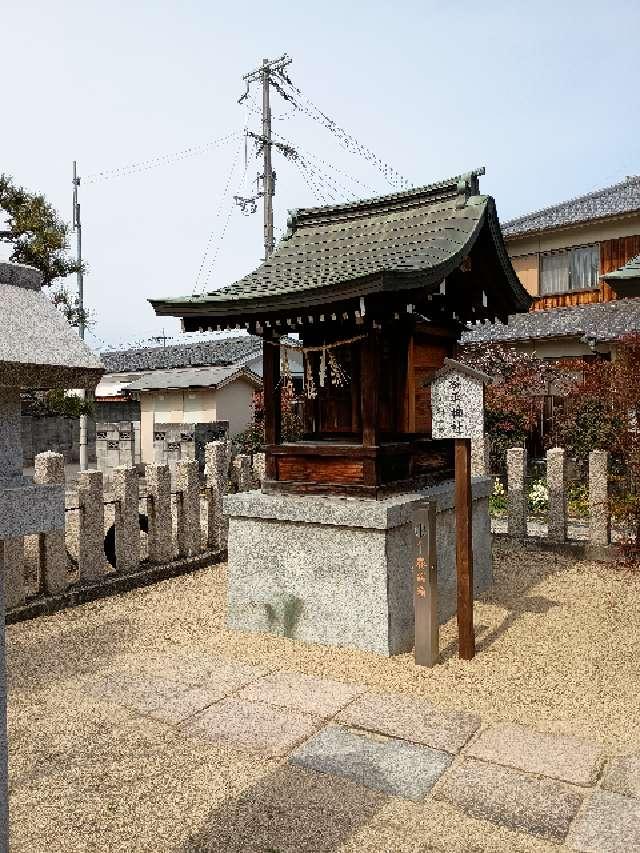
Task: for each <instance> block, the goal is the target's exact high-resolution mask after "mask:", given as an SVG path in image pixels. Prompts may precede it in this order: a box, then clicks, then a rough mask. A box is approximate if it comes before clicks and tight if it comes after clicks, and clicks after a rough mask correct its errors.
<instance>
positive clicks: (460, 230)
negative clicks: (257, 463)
mask: <svg viewBox="0 0 640 853" xmlns="http://www.w3.org/2000/svg"><path fill="white" fill-rule="evenodd" d="M483 173H484V170H479V171H474V172H470V173H468V174H465V175H460V176H457V177H454V178H450V179H448V180H445V181H441V182H438V183H435V184H431V185H429V186H426V187H422V188H419V189H411V190H408V191H406V192H401V193H395V194H393V195H387V196H383V197H380V198H374V199H369V200H364V201H357V202H353V203H348V204H339V205H335V206H329V207H317V208H307V209H303V210H296V211H292V212H291V213H290V217H289V222H288V230H287V233H286V235H285V236H284V237H283V238H282V240H281V241H280V243H279V245H278V247H277V249H276V251H275V253H274V254H273V256H272V257H271V258H269V259H268V260H266V261H265V262H263V263H262V264H261V265H260V266H259V267H258V269H256V270H255V271H254V272H252V273H251V274H250V275H248V276H246V277H245V278H243V279H241V280H240V281H238V282H236V283H235V284H232V285H230V286H228V287H225V288H223V289H221V290H218V291H214V292H212V293H209V294H206V295H204V296H192V297H188V298H183V299H180V298H173V299H156V300H151V303H152V305H153V307H154V308H155V310H156V313H157V314H159V315H171V316H179V317H182V319H183V326H184V330H185V331H202V330H213V329H229V328H244V329H247V330H248V331H249V332H250V333H251V334H256V335H260V336H262V338H263V340H264V396H265V436H266V454H267V457H266V480H265V483H264V486H263V490H264V491H266V492H293V493H322V494H337V495H355V496H370V497H376V498H377V497H382V496H384V495H388V494H391V493H394V492H406V491H408V490H411V489H416V488H421V487H423V486H425V485H428V484H430V483H433V482H434V481H436V480H440V479H447V478H449V477H451V475H452V471H453V443H452V442H450V441H437V442H436V441H433V440H432V438H431V394H430V383H431V379H432V377H433V376H434V375H435V373H436V371H438V369H439V368H441V367H442V365H443V363H444V360H445V358H448V357H452V356H454V355H455V349H456V341H457V339H458V337H459V335H460V332H461V330H462V329H463V328H464V326H465V325H466V324H467V323H469V322H471V323H479V322H483V321H487V320H488V321H492V320H494V319H496V318H499V319H502V320H506V318H507V316H508V315H509V314H511V313H513V312H516V311H523V310H526V309H527V308H528V306H529V303H530V299H529V296H528V294H527V293H526V291H525V289H524V288H523V286H522V285H521V283H520V281H519V280H518V278H517V276H516V274H515V272H514V270H513V268H512V266H511V262H510V260H509V257H508V255H507V252H506V249H505V247H504V243H503V240H502V234H501V231H500V225H499V222H498V216H497V213H496V207H495V203H494V200H493V198H491V197H490V196H483V195H480V192H479V186H478V176H479V175H481V174H483ZM294 333H295V334H297V335H298V336H299V338H300V344H301V346H302V348H303V352H304V358H305V387H304V434H303V437H302V439H301V440H299V441H295V442H283V441H282V435H281V412H280V399H281V395H280V388H281V384H282V383H283V382H286V381H288V375H287V374H288V369H287V347H288V346H290V345H291V341H290V340H289V342H288V343H287V338H286V336H287V335H289V334H294ZM283 339H284V340H283Z"/></svg>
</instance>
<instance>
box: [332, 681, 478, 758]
mask: <svg viewBox="0 0 640 853" xmlns="http://www.w3.org/2000/svg"><path fill="white" fill-rule="evenodd" d="M337 722H340V723H344V724H345V725H347V726H355V727H356V728H359V729H366V730H368V731H372V732H379V733H381V734H384V735H389V736H390V737H397V738H401V739H403V740H408V741H413V743H421V744H425V745H426V746H430V747H432V748H433V749H443V750H445V752H451V753H456V752H458V751H459V750H460V749H461V748H462V747H463V746H464V744H465V743H466V742H467V741H468V740H469V738H470V737H471V735H472V734H473V733H474V732H475V731H476V730H477V729H478V728H479V726H480V718H479V717H478V716H476V715H475V714H467V713H465V712H462V711H443V710H442V709H440V708H437V707H435V706H434V705H432V704H431V703H430V702H427V701H426V700H425V699H420V698H413V697H411V696H404V695H401V694H398V693H388V694H386V695H375V694H372V693H368V694H365V695H364V696H360V697H359V698H358V699H356V700H355V702H353V703H352V704H351V705H349V706H348V707H347V708H345V710H344V711H342V712H341V713H340V714H339V715H338V717H337Z"/></svg>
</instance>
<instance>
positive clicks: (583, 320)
mask: <svg viewBox="0 0 640 853" xmlns="http://www.w3.org/2000/svg"><path fill="white" fill-rule="evenodd" d="M639 331H640V299H616V300H614V301H613V302H598V303H595V304H594V305H580V306H577V307H575V308H553V309H551V310H549V311H529V312H528V313H526V314H515V315H514V316H512V317H509V322H508V323H482V324H481V325H478V326H473V327H472V328H471V329H470V330H469V331H467V332H464V334H463V335H462V338H461V343H462V344H463V345H464V344H476V343H489V342H503V341H530V340H540V339H543V338H582V337H584V338H589V339H592V340H594V341H596V342H598V341H601V342H604V341H614V340H616V339H617V338H620V337H621V336H622V335H625V334H628V333H629V332H639Z"/></svg>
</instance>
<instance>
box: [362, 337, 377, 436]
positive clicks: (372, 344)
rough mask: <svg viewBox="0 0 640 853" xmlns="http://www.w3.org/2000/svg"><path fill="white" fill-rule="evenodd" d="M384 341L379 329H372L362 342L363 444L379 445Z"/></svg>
mask: <svg viewBox="0 0 640 853" xmlns="http://www.w3.org/2000/svg"><path fill="white" fill-rule="evenodd" d="M381 346H382V342H381V340H380V333H379V331H378V330H377V329H370V330H369V333H368V334H367V337H366V338H365V339H364V341H363V342H362V349H361V353H360V399H361V415H362V444H363V445H364V446H365V447H377V445H378V440H379V435H378V423H379V418H378V388H379V385H380V365H381V363H382V360H381V358H380V356H381V352H380V350H381Z"/></svg>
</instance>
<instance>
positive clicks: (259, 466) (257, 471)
mask: <svg viewBox="0 0 640 853" xmlns="http://www.w3.org/2000/svg"><path fill="white" fill-rule="evenodd" d="M266 463H267V460H266V456H265V454H264V453H254V454H253V459H252V461H251V465H252V467H253V475H254V477H255V480H256V488H258V489H259V488H260V486H262V483H263V482H264V475H265V469H266Z"/></svg>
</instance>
